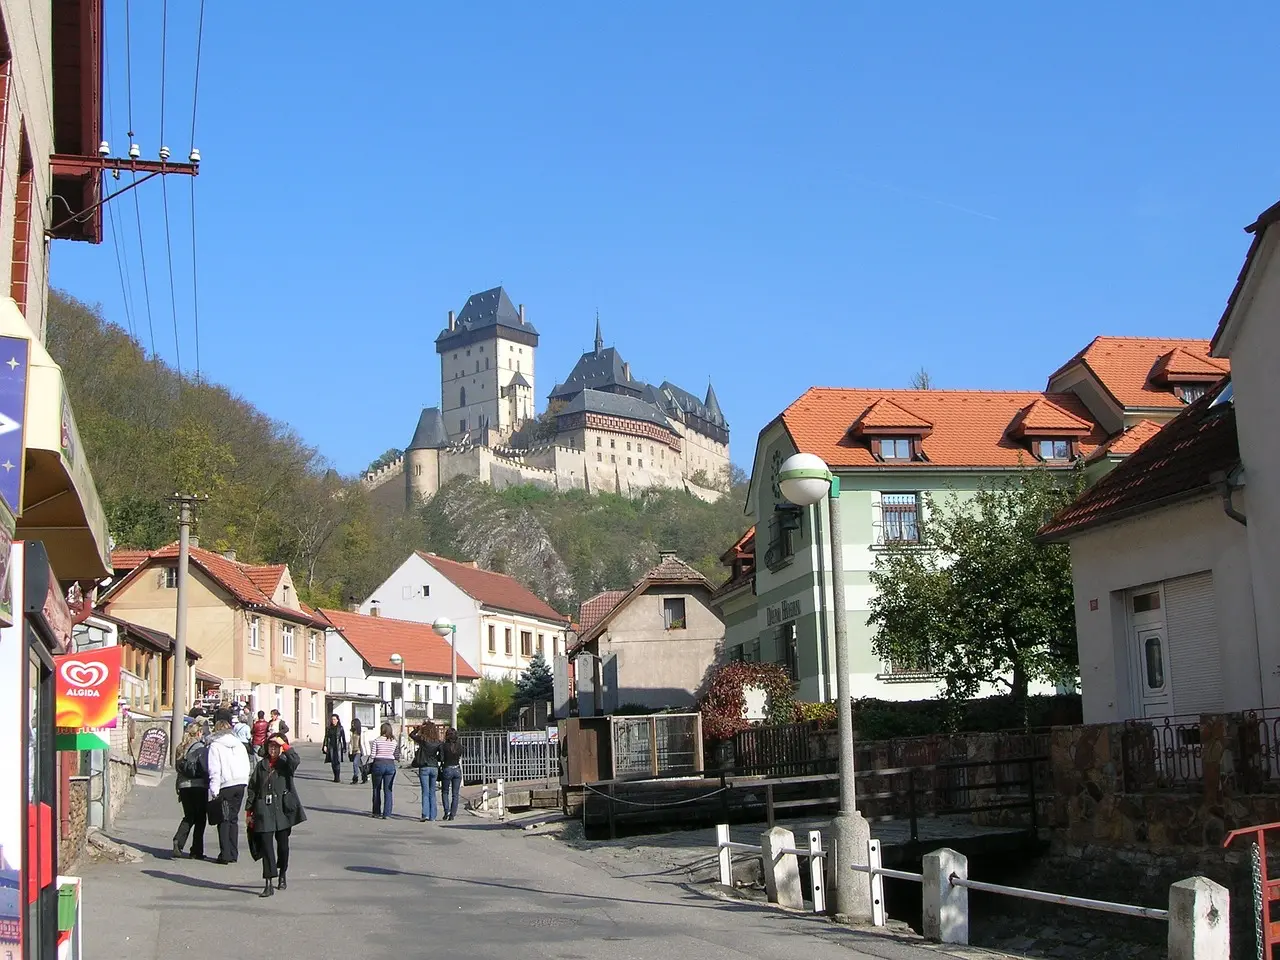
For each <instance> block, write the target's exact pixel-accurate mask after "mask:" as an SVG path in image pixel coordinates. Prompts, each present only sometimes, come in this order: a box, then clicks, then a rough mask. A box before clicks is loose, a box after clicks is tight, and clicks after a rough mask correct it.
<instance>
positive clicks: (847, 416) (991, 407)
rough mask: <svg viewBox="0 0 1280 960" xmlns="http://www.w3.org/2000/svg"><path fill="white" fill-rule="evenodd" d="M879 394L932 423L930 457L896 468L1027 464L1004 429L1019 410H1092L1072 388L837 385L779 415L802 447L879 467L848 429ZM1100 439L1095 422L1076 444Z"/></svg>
mask: <svg viewBox="0 0 1280 960" xmlns="http://www.w3.org/2000/svg"><path fill="white" fill-rule="evenodd" d="M881 399H887V400H892V401H893V402H894V403H895V404H900V405H901V406H902V407H903V408H904V409H907V408H909V409H910V410H911V411H913V412H914V413H915V415H916V416H918V417H919V418H921V419H922V420H927V421H929V422H930V423H932V424H933V432H932V433H930V434H929V436H927V437H926V438H925V439H924V440H922V441H921V447H922V448H923V450H924V454H925V457H926V458H927V459H926V460H924V461H903V462H901V463H898V462H896V461H895V462H894V464H893V466H894V468H895V469H896V468H898V467H902V468H904V469H919V468H928V467H931V466H933V467H1017V466H1021V465H1029V464H1030V463H1032V462H1034V458H1033V456H1032V454H1031V452H1030V450H1028V449H1027V446H1026V445H1025V444H1024V443H1022V442H1019V441H1018V440H1016V439H1014V438H1012V437H1011V436H1010V435H1009V430H1010V428H1011V427H1012V426H1013V424H1014V420H1015V418H1016V417H1018V415H1019V414H1020V413H1021V412H1022V410H1023V409H1024V408H1025V407H1027V406H1029V405H1030V404H1032V403H1034V402H1035V401H1037V400H1047V401H1049V402H1050V403H1051V404H1052V405H1053V406H1054V407H1057V408H1059V409H1061V410H1062V411H1064V412H1066V413H1068V414H1070V415H1072V416H1074V417H1078V418H1080V419H1081V420H1083V421H1085V422H1088V423H1090V424H1092V423H1093V420H1092V418H1091V417H1090V416H1089V411H1088V410H1087V409H1086V408H1085V406H1084V404H1083V403H1081V402H1080V400H1079V399H1078V398H1077V397H1076V396H1075V395H1074V394H1052V393H1038V392H1030V391H999V392H996V391H978V390H868V389H844V388H838V387H811V388H810V389H809V390H807V391H805V393H804V394H803V395H802V396H801V397H800V398H799V399H798V400H796V401H795V402H794V403H793V404H791V406H789V407H787V409H786V410H784V411H783V412H782V416H781V419H782V422H783V423H784V424H785V425H786V428H787V431H788V432H789V433H790V434H791V438H792V440H793V441H794V443H795V444H796V446H797V448H798V449H799V450H801V451H802V452H805V453H815V454H817V455H818V456H819V457H821V458H822V459H823V460H825V461H826V462H827V464H828V465H830V466H832V467H883V466H884V463H883V462H882V461H880V460H877V459H876V458H875V457H873V456H872V455H871V450H870V445H869V444H868V442H867V441H866V440H864V439H861V438H857V437H852V436H850V434H849V428H850V426H851V425H852V424H853V422H854V420H855V419H857V418H858V417H859V416H861V414H862V413H863V411H865V410H866V409H867V408H868V407H869V406H871V405H872V404H874V403H875V402H876V401H877V400H881ZM766 429H767V428H766ZM1104 440H1106V435H1105V434H1104V433H1103V431H1102V428H1101V427H1098V426H1096V425H1095V426H1093V427H1092V429H1091V432H1090V434H1089V435H1088V436H1087V437H1084V438H1082V440H1081V444H1080V446H1081V449H1082V450H1083V451H1084V452H1085V453H1088V452H1091V451H1092V450H1093V448H1094V447H1095V446H1097V445H1098V444H1100V443H1102V442H1103V441H1104Z"/></svg>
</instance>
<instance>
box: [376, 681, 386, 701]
mask: <svg viewBox="0 0 1280 960" xmlns="http://www.w3.org/2000/svg"><path fill="white" fill-rule="evenodd" d="M378 699H379V700H386V699H387V681H385V680H379V681H378Z"/></svg>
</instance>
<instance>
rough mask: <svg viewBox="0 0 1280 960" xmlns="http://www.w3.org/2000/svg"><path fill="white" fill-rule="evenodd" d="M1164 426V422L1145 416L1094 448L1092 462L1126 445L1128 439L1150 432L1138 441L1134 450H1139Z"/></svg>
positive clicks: (1090, 458)
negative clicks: (1157, 421)
mask: <svg viewBox="0 0 1280 960" xmlns="http://www.w3.org/2000/svg"><path fill="white" fill-rule="evenodd" d="M1163 426H1164V424H1162V423H1156V422H1155V421H1154V420H1148V419H1146V418H1143V419H1142V420H1139V421H1138V422H1137V423H1135V424H1133V425H1132V426H1128V427H1125V428H1124V429H1123V430H1121V431H1120V432H1119V433H1117V434H1116V435H1115V436H1114V437H1111V438H1110V439H1109V440H1107V442H1106V443H1104V444H1102V446H1100V447H1098V449H1097V450H1094V451H1093V453H1091V454H1089V458H1088V459H1089V461H1090V462H1093V461H1096V460H1101V459H1102V458H1103V457H1105V456H1106V455H1107V454H1108V453H1110V452H1111V451H1112V450H1115V449H1116V448H1117V447H1120V446H1123V445H1125V444H1126V442H1127V441H1131V440H1133V439H1134V438H1135V437H1136V436H1138V435H1139V434H1143V433H1148V434H1149V435H1148V436H1146V437H1145V438H1144V439H1143V440H1141V441H1140V442H1139V443H1138V446H1137V447H1134V450H1137V448H1138V447H1140V446H1142V444H1144V443H1146V442H1147V441H1148V440H1150V439H1151V438H1152V437H1154V436H1155V435H1156V434H1157V433H1159V432H1160V430H1161V428H1162V427H1163ZM1131 452H1132V451H1131Z"/></svg>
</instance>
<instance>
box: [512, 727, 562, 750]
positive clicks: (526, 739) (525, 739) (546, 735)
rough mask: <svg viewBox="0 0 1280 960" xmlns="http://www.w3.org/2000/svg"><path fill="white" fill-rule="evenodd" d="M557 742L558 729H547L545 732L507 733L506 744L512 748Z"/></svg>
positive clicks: (558, 740)
mask: <svg viewBox="0 0 1280 960" xmlns="http://www.w3.org/2000/svg"><path fill="white" fill-rule="evenodd" d="M559 742H560V728H559V727H547V729H545V730H511V731H508V733H507V744H508V745H509V746H512V747H519V746H523V745H525V744H530V743H559Z"/></svg>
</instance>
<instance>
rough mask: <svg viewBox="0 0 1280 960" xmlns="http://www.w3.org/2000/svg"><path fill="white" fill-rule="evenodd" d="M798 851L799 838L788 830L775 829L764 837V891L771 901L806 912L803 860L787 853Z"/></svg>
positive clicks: (761, 838)
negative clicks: (801, 883)
mask: <svg viewBox="0 0 1280 960" xmlns="http://www.w3.org/2000/svg"><path fill="white" fill-rule="evenodd" d="M795 848H796V835H795V834H794V833H792V832H791V831H790V830H788V829H786V828H785V827H774V828H773V829H772V830H766V831H765V832H764V833H762V834H761V835H760V850H761V852H762V853H763V855H764V889H765V892H766V893H767V894H768V895H769V902H770V903H776V904H778V906H780V907H786V908H787V909H789V910H803V909H804V891H803V890H802V889H801V887H800V858H799V857H797V856H796V855H795V854H794V853H783V852H782V851H783V850H794V849H795Z"/></svg>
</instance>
